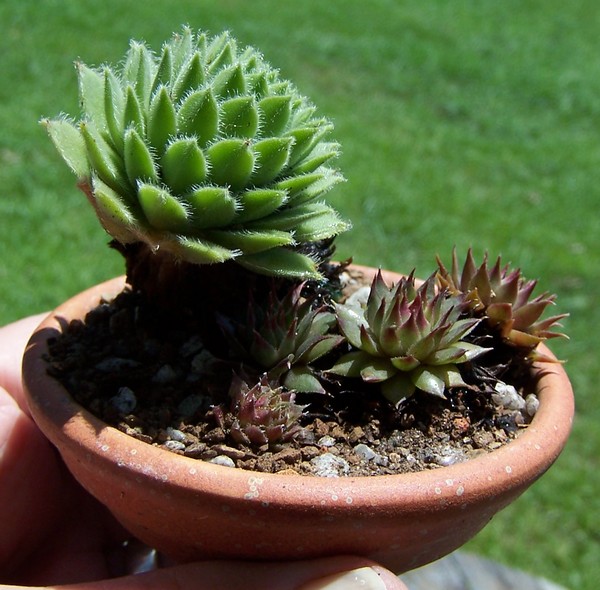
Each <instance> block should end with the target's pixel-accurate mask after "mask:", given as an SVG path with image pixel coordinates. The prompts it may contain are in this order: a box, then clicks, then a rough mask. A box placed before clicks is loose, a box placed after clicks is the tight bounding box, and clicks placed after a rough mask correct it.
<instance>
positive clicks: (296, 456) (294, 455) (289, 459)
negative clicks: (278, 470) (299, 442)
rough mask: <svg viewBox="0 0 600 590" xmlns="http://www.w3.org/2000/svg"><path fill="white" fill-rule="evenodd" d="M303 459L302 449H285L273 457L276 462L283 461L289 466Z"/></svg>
mask: <svg viewBox="0 0 600 590" xmlns="http://www.w3.org/2000/svg"><path fill="white" fill-rule="evenodd" d="M301 459H302V451H301V450H300V449H283V450H281V451H279V452H278V453H275V454H274V455H273V460H274V461H282V462H283V463H287V464H288V465H294V464H295V463H298V462H299V461H300V460H301Z"/></svg>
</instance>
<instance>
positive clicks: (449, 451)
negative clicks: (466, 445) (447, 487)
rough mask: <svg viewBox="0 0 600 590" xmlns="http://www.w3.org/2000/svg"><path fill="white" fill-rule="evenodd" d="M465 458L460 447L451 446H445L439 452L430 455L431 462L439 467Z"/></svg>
mask: <svg viewBox="0 0 600 590" xmlns="http://www.w3.org/2000/svg"><path fill="white" fill-rule="evenodd" d="M465 459H466V457H465V454H464V453H463V452H462V451H461V450H460V449H453V448H452V447H446V448H445V449H443V450H442V451H441V453H439V454H436V455H434V456H433V457H432V460H433V463H436V464H437V465H439V466H440V467H449V466H450V465H455V464H456V463H461V462H462V461H464V460H465Z"/></svg>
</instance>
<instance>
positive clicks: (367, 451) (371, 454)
mask: <svg viewBox="0 0 600 590" xmlns="http://www.w3.org/2000/svg"><path fill="white" fill-rule="evenodd" d="M354 452H355V453H356V454H357V455H358V456H359V457H361V458H362V459H365V461H370V460H371V459H375V457H377V453H376V452H375V451H374V450H373V449H372V448H371V447H369V446H367V445H365V444H360V445H356V446H355V447H354Z"/></svg>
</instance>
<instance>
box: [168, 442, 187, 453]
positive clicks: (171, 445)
mask: <svg viewBox="0 0 600 590" xmlns="http://www.w3.org/2000/svg"><path fill="white" fill-rule="evenodd" d="M165 447H167V449H169V450H170V451H183V450H184V449H185V445H184V444H183V443H182V442H179V441H178V440H168V441H167V442H166V443H165Z"/></svg>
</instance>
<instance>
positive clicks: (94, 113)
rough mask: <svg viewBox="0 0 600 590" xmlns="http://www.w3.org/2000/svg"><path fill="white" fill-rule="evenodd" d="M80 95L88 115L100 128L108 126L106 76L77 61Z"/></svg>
mask: <svg viewBox="0 0 600 590" xmlns="http://www.w3.org/2000/svg"><path fill="white" fill-rule="evenodd" d="M76 65H77V74H78V77H79V95H80V98H81V103H82V106H83V110H84V112H85V113H86V115H87V117H88V118H89V119H91V120H93V121H94V123H95V125H96V127H97V128H98V129H99V130H103V129H104V128H105V127H106V117H105V114H104V76H102V75H101V74H100V73H99V72H97V71H96V70H93V69H91V68H88V67H87V66H86V65H85V64H82V63H79V62H78V63H77V64H76Z"/></svg>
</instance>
